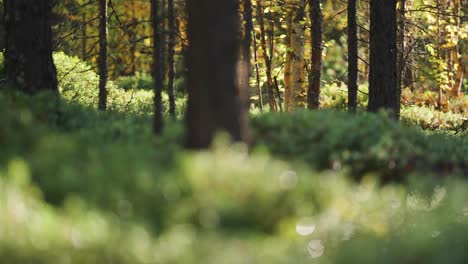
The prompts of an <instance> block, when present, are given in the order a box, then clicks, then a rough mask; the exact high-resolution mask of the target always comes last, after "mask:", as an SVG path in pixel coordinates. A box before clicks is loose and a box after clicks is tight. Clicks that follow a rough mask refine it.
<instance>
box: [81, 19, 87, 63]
mask: <svg viewBox="0 0 468 264" xmlns="http://www.w3.org/2000/svg"><path fill="white" fill-rule="evenodd" d="M81 20H82V21H81V60H83V61H86V58H87V56H88V32H87V28H88V27H87V23H88V20H87V18H86V12H83V15H82V16H81Z"/></svg>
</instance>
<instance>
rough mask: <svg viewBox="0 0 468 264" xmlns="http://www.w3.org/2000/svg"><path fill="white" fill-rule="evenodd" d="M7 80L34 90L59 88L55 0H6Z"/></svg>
mask: <svg viewBox="0 0 468 264" xmlns="http://www.w3.org/2000/svg"><path fill="white" fill-rule="evenodd" d="M4 4H5V12H6V16H5V18H6V19H5V26H6V50H5V67H6V74H7V81H8V82H9V83H10V84H12V85H13V86H15V87H16V88H17V89H19V90H21V91H23V92H25V93H29V94H34V93H37V92H41V91H54V92H58V88H57V73H56V69H55V65H54V62H53V59H52V30H51V10H52V2H51V0H36V1H29V0H6V1H5V2H4Z"/></svg>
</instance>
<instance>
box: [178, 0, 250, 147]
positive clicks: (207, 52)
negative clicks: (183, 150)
mask: <svg viewBox="0 0 468 264" xmlns="http://www.w3.org/2000/svg"><path fill="white" fill-rule="evenodd" d="M186 4H187V10H188V14H189V17H188V38H189V42H190V46H189V51H188V58H187V59H188V69H189V71H188V92H189V101H188V110H187V146H188V147H189V148H192V149H200V148H206V147H208V146H209V145H210V144H211V142H212V140H213V137H214V135H215V133H216V132H218V131H219V130H224V131H226V132H228V133H229V134H230V135H231V137H232V139H233V140H235V141H242V140H245V135H246V134H245V131H246V128H247V125H246V124H245V123H243V122H242V121H243V119H242V118H241V116H242V111H243V107H242V106H241V99H240V91H239V87H238V86H239V85H238V76H236V75H237V71H236V68H237V64H238V61H239V51H240V48H241V46H240V45H241V43H240V42H241V41H240V35H241V32H240V25H239V22H240V21H239V20H240V19H239V13H238V6H239V0H223V1H219V0H187V1H186Z"/></svg>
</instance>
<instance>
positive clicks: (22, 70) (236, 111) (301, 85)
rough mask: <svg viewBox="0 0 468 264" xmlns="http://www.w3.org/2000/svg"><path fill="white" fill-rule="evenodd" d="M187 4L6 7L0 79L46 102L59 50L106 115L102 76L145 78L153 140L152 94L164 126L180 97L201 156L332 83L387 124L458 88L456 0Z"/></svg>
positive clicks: (442, 105) (71, 2)
mask: <svg viewBox="0 0 468 264" xmlns="http://www.w3.org/2000/svg"><path fill="white" fill-rule="evenodd" d="M193 2H194V4H193V5H192V4H191V3H192V2H184V1H174V0H167V1H165V0H163V1H157V0H153V1H136V0H132V1H120V0H99V1H94V0H91V1H77V0H66V1H52V0H48V1H46V0H42V1H37V2H34V3H30V2H29V1H26V0H21V1H7V0H5V1H3V2H2V3H3V5H4V14H3V16H2V17H3V18H4V19H3V20H2V27H1V28H2V29H1V30H0V34H3V35H4V37H2V40H6V41H2V42H3V43H1V44H2V45H3V46H4V47H5V48H6V50H5V51H6V53H5V63H6V69H7V79H8V80H9V81H12V82H13V83H16V84H17V85H19V86H23V90H26V91H29V92H35V91H36V90H40V89H43V88H46V87H51V88H52V89H54V90H56V89H57V88H56V86H57V84H56V83H57V81H56V77H54V76H53V75H54V69H53V65H52V64H53V63H52V59H51V54H50V53H51V52H52V50H64V51H66V52H67V53H68V54H70V55H75V56H78V57H80V58H81V59H82V60H84V61H86V62H88V63H90V64H91V65H94V67H95V68H96V70H97V71H98V72H99V75H100V84H99V109H101V110H105V109H106V103H107V98H106V97H107V80H108V76H110V77H111V78H112V79H115V78H119V77H122V76H133V75H136V74H137V73H139V72H143V73H150V74H151V76H152V79H153V84H152V89H153V91H154V94H155V97H154V98H155V100H154V105H155V121H154V127H155V130H156V132H158V133H159V132H160V131H161V130H162V127H163V116H162V108H163V107H164V106H163V102H162V97H161V94H162V93H167V94H168V95H169V107H170V113H171V114H172V115H173V116H175V108H176V106H175V98H176V96H181V97H185V96H187V95H188V98H189V100H188V101H189V103H188V125H189V127H191V128H190V131H197V130H201V131H199V134H200V135H198V136H194V137H195V138H197V140H199V139H200V137H201V135H202V134H203V135H208V136H207V139H205V140H202V141H204V143H203V144H202V145H207V143H208V142H209V141H210V138H211V134H212V133H213V131H215V130H217V129H218V128H222V129H226V130H228V131H230V132H231V134H232V135H233V136H234V138H235V139H242V138H244V137H245V136H243V135H247V134H248V133H247V132H246V129H245V128H243V127H246V125H245V124H243V123H246V117H243V116H245V113H246V112H247V111H249V110H250V109H251V107H256V108H258V109H260V111H264V110H269V111H291V110H293V109H298V108H305V107H308V108H310V109H318V108H320V107H321V105H320V96H321V95H320V92H321V89H322V88H323V86H326V85H329V84H331V83H334V84H338V85H339V86H343V87H345V86H346V87H347V88H348V89H347V91H348V100H347V103H348V109H349V110H350V111H355V110H356V108H358V94H359V93H364V94H368V97H369V102H368V107H367V108H368V110H370V111H378V110H379V109H382V108H386V109H389V110H391V112H392V113H393V116H394V117H395V118H398V116H399V113H400V103H401V102H402V98H403V103H405V104H419V103H422V104H432V105H434V106H436V107H437V108H439V109H443V110H447V109H450V100H458V98H459V97H460V96H462V94H463V92H464V89H465V88H463V87H466V86H464V82H465V81H464V80H465V78H464V76H465V73H466V67H465V66H464V65H463V61H464V59H465V58H464V57H463V56H466V55H464V53H463V49H465V48H466V41H465V40H466V30H465V29H466V25H465V24H464V23H463V22H464V21H465V20H466V17H465V16H464V9H466V6H465V5H462V2H461V1H460V0H456V1H443V0H424V1H416V0H398V1H397V0H393V1H384V2H382V1H352V0H350V1H348V2H347V3H344V2H340V1H326V2H321V1H319V0H309V1H306V0H270V1H265V0H264V1H262V0H255V1H248V0H245V1H244V0H243V1H239V0H236V1H229V2H228V1H226V2H225V3H223V4H219V6H218V4H215V3H213V1H193ZM195 3H196V4H195ZM198 5H200V6H203V7H204V8H203V9H201V8H199V7H198ZM217 10H225V13H224V15H222V16H221V15H218V12H217ZM17 11H19V12H24V13H25V14H27V19H25V18H24V17H15V15H16V14H19V13H18V12H17ZM219 13H221V12H219ZM208 15H209V16H210V17H211V20H210V21H205V20H206V19H205V17H206V16H208ZM219 25H225V27H226V28H228V29H229V30H224V29H223V28H222V27H221V26H219ZM51 30H52V31H51ZM5 32H6V34H5ZM25 33H26V34H25ZM28 33H30V34H28ZM52 33H53V34H52ZM32 51H34V52H32ZM240 61H243V62H244V63H239V62H240ZM22 64H23V65H22ZM239 65H240V66H239ZM346 65H347V67H346ZM251 66H252V67H251ZM41 78H42V79H43V80H42V81H41ZM176 83H177V84H179V85H176ZM367 87H368V88H367ZM421 95H422V96H421ZM425 96H426V97H427V98H426V97H425ZM421 98H422V99H421ZM421 100H422V101H423V102H420V101H421ZM463 102H464V101H463ZM462 104H463V103H462ZM226 113H229V114H226ZM218 115H219V116H218ZM242 131H243V132H242ZM189 134H190V133H189ZM193 135H196V133H195V134H193ZM189 141H190V140H189ZM194 145H196V144H195V143H194Z"/></svg>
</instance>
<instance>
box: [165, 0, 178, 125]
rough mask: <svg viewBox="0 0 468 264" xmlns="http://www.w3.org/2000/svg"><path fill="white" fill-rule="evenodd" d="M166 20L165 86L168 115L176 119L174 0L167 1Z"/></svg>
mask: <svg viewBox="0 0 468 264" xmlns="http://www.w3.org/2000/svg"><path fill="white" fill-rule="evenodd" d="M167 4H168V8H167V19H168V29H169V39H168V40H169V41H168V47H167V52H168V54H167V56H168V57H167V63H168V65H167V67H169V72H168V78H169V79H168V86H167V94H168V95H169V113H170V114H171V116H172V117H173V118H176V103H175V93H174V90H175V87H174V80H175V62H174V56H175V46H176V39H175V37H176V23H175V16H174V0H169V1H168V2H167Z"/></svg>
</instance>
